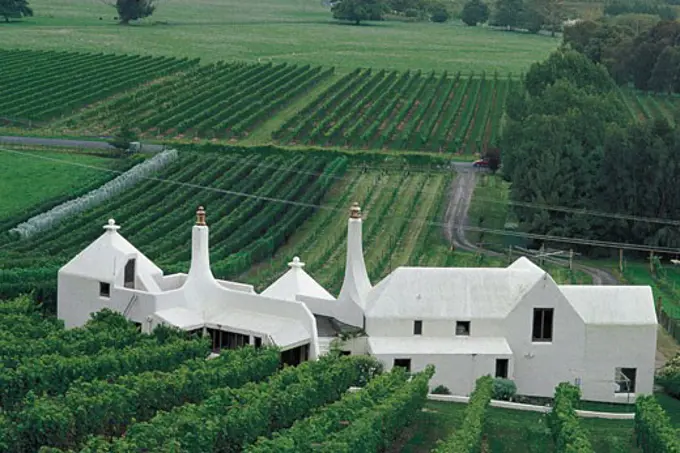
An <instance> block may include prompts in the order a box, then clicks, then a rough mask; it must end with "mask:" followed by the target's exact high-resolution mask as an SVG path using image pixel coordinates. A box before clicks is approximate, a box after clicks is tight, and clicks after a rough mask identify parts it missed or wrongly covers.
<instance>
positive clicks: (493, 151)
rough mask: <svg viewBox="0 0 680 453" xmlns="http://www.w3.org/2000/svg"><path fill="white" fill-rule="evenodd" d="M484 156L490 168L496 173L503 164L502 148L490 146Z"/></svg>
mask: <svg viewBox="0 0 680 453" xmlns="http://www.w3.org/2000/svg"><path fill="white" fill-rule="evenodd" d="M484 158H485V159H486V160H487V161H488V162H489V170H491V172H492V173H496V171H498V168H499V167H500V166H501V150H500V149H498V148H489V149H487V150H486V152H485V153H484Z"/></svg>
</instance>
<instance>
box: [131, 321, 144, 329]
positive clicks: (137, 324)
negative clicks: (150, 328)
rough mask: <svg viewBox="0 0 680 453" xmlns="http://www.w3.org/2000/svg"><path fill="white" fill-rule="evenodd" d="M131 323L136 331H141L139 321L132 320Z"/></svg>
mask: <svg viewBox="0 0 680 453" xmlns="http://www.w3.org/2000/svg"><path fill="white" fill-rule="evenodd" d="M132 324H134V325H135V328H136V329H137V332H141V331H142V323H141V322H134V321H133V323H132Z"/></svg>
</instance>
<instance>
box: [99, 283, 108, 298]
mask: <svg viewBox="0 0 680 453" xmlns="http://www.w3.org/2000/svg"><path fill="white" fill-rule="evenodd" d="M99 295H100V296H101V297H111V284H110V283H104V282H99Z"/></svg>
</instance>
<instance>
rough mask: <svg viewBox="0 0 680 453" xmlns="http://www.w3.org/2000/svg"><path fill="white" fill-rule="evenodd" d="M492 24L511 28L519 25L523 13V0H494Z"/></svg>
mask: <svg viewBox="0 0 680 453" xmlns="http://www.w3.org/2000/svg"><path fill="white" fill-rule="evenodd" d="M495 6H496V10H495V13H494V16H493V25H498V26H501V27H507V28H508V29H513V28H516V27H518V26H520V25H521V23H522V17H523V16H522V15H523V14H524V2H523V0H496V5H495Z"/></svg>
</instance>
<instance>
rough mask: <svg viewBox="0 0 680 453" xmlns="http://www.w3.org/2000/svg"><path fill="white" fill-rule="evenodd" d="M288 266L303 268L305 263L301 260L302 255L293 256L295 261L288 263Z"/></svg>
mask: <svg viewBox="0 0 680 453" xmlns="http://www.w3.org/2000/svg"><path fill="white" fill-rule="evenodd" d="M288 266H290V268H291V269H301V268H303V267H304V266H305V263H303V262H302V261H300V257H297V256H295V257H293V261H291V262H290V263H288Z"/></svg>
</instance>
